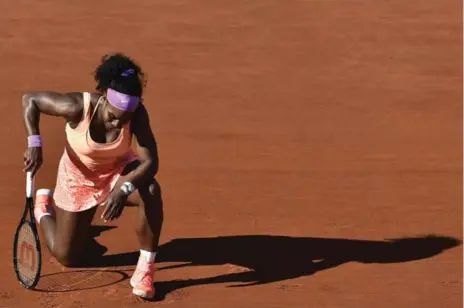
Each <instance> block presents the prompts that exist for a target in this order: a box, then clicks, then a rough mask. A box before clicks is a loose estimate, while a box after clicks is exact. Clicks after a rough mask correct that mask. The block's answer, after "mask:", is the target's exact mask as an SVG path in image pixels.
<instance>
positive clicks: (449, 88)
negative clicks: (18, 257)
mask: <svg viewBox="0 0 464 308" xmlns="http://www.w3.org/2000/svg"><path fill="white" fill-rule="evenodd" d="M110 3H111V6H109V5H110ZM0 10H1V11H2V15H1V17H0V62H1V69H0V77H1V86H0V91H1V96H2V102H1V104H0V119H1V123H2V136H3V143H2V158H3V159H2V160H1V162H0V170H1V177H0V192H1V194H2V199H3V201H2V203H3V204H2V215H1V224H0V234H1V235H0V236H1V240H0V248H1V255H0V260H1V262H0V276H1V282H0V285H1V287H0V307H15V308H16V307H18V308H19V307H28V308H29V307H47V308H52V307H104V308H107V307H108V308H109V307H112V308H113V307H139V306H140V307H151V306H164V305H170V306H171V307H221V308H229V307H231V308H232V307H318V308H322V307H337V308H338V307H358V308H364V307H395V308H400V307H450V308H451V307H462V306H461V305H462V288H463V285H462V273H463V268H462V245H461V243H460V241H461V240H462V217H463V212H462V185H463V184H462V82H463V80H462V24H461V14H462V5H461V1H457V0H445V1H432V0H423V1H419V0H414V1H400V0H391V1H375V0H359V1H351V0H350V1H347V0H326V1H322V0H321V1H303V0H301V1H294V0H280V1H277V0H256V1H245V0H237V1H227V2H226V1H213V0H200V1H193V0H175V1H167V0H166V1H165V0H162V1H159V0H156V1H149V0H141V1H133V2H131V1H119V0H118V1H112V2H107V1H87V0H85V1H57V0H47V1H32V0H18V1H16V2H13V1H2V2H0ZM113 51H124V52H126V53H128V54H130V55H131V56H133V57H135V58H136V59H137V60H138V61H139V62H140V64H141V65H142V67H143V69H144V70H145V71H146V73H147V74H148V86H147V89H146V95H145V104H146V105H147V106H148V109H149V111H150V114H151V119H152V122H151V125H152V127H153V130H154V131H155V134H156V137H157V140H158V143H159V150H160V160H161V169H160V173H159V175H158V179H159V181H160V183H161V185H162V188H163V197H164V200H165V215H166V217H165V226H164V229H163V233H162V238H161V243H162V244H163V246H162V247H161V249H160V252H159V255H158V257H157V258H158V268H159V271H158V272H157V274H156V281H157V283H156V287H157V291H158V298H157V300H158V301H157V302H148V303H146V302H142V301H140V300H138V299H137V298H135V297H134V296H132V295H131V288H130V287H129V279H128V277H129V276H130V275H131V274H132V270H133V269H134V267H135V262H136V259H137V250H138V248H139V247H138V243H137V240H136V236H135V233H134V232H133V230H134V227H133V223H134V221H135V209H134V208H128V209H127V210H126V211H125V213H124V215H123V217H122V218H121V219H120V220H118V221H116V222H114V223H111V224H108V225H105V224H104V223H103V221H101V220H100V219H99V215H98V214H99V213H101V212H98V214H97V216H96V218H95V221H94V224H95V227H94V231H95V232H94V233H95V236H96V238H95V240H96V241H97V242H98V243H99V244H100V245H101V246H105V247H106V248H107V251H106V253H105V257H104V259H103V260H104V262H103V263H100V264H96V265H95V266H94V267H92V268H82V269H65V268H62V267H61V266H59V265H58V264H57V263H56V262H54V261H53V260H52V259H51V258H50V255H49V254H48V252H45V253H44V264H43V273H42V278H41V280H40V282H39V284H38V286H37V290H36V291H27V290H24V289H22V288H21V287H20V286H19V284H18V282H17V281H16V279H15V276H14V272H13V267H12V243H13V234H14V231H15V228H16V226H17V224H18V221H19V219H20V216H21V213H22V210H23V206H24V183H25V176H24V174H23V173H22V171H21V170H22V154H23V151H24V150H25V146H26V135H25V131H24V128H23V123H22V110H21V102H20V98H21V95H22V94H23V93H24V92H25V91H28V90H38V89H41V90H56V91H92V90H93V80H92V76H91V73H92V70H93V69H94V67H95V66H96V65H97V63H98V61H99V58H100V56H102V55H103V54H104V53H106V52H113ZM41 133H42V135H43V136H44V139H45V146H44V154H45V162H44V165H43V167H42V169H41V170H40V172H39V174H38V176H37V179H36V188H41V187H51V188H53V186H54V184H55V182H54V181H55V175H56V170H57V165H58V159H59V158H60V155H61V154H62V151H63V145H64V121H63V120H61V119H56V118H50V117H42V118H41ZM431 234H433V235H435V237H427V235H431Z"/></svg>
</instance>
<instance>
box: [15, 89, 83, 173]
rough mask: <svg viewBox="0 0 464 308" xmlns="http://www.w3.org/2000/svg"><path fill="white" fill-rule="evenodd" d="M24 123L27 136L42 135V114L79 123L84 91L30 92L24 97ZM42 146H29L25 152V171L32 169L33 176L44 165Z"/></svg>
mask: <svg viewBox="0 0 464 308" xmlns="http://www.w3.org/2000/svg"><path fill="white" fill-rule="evenodd" d="M22 103H23V110H24V114H23V117H24V125H25V128H26V133H27V136H28V137H29V136H34V135H36V136H37V135H40V129H39V120H40V114H41V113H43V114H47V115H51V116H56V117H63V118H65V119H66V121H68V122H71V123H79V121H80V120H81V118H82V114H83V110H84V104H83V100H82V93H68V94H63V93H57V92H51V91H40V92H29V93H27V94H25V95H23V97H22ZM42 162H43V159H42V148H41V147H40V146H31V147H28V149H27V150H26V152H25V153H24V165H25V167H24V169H23V171H31V172H32V176H34V175H35V173H36V172H37V170H38V169H39V168H40V166H41V165H42Z"/></svg>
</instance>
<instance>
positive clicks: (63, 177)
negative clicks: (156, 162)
mask: <svg viewBox="0 0 464 308" xmlns="http://www.w3.org/2000/svg"><path fill="white" fill-rule="evenodd" d="M83 99H84V113H83V118H82V120H81V122H80V123H79V125H78V126H77V127H76V128H71V127H70V125H69V124H66V146H65V150H64V153H63V155H62V157H61V160H60V163H59V166H58V176H57V180H56V186H55V191H54V193H53V199H54V202H55V205H56V206H57V207H59V208H61V209H63V210H66V211H70V212H80V211H85V210H88V209H90V208H92V207H94V206H97V205H99V204H101V203H103V202H104V201H105V200H106V198H107V197H108V195H109V193H110V192H111V190H112V189H113V188H114V185H115V184H116V182H117V181H118V179H119V177H120V176H121V173H122V171H123V170H124V168H125V167H126V166H127V164H129V163H131V162H133V161H134V160H137V159H138V156H137V155H136V154H135V153H134V151H133V150H132V148H131V141H132V134H131V132H130V122H129V123H126V124H125V125H124V126H123V127H122V128H121V131H120V133H119V136H118V138H117V139H116V140H115V141H113V142H110V143H104V144H102V143H97V142H95V141H93V140H92V138H91V136H90V131H89V126H90V123H91V121H92V118H93V116H94V114H95V111H96V110H97V109H98V107H100V105H101V102H102V101H101V100H99V101H98V103H97V105H96V106H95V108H94V111H93V112H91V103H90V99H91V95H90V93H88V92H84V93H83Z"/></svg>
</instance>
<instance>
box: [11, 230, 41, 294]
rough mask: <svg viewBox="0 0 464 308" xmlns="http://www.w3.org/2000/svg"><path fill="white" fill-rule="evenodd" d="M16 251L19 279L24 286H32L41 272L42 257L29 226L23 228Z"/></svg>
mask: <svg viewBox="0 0 464 308" xmlns="http://www.w3.org/2000/svg"><path fill="white" fill-rule="evenodd" d="M15 249H16V258H17V260H16V267H17V272H18V276H19V277H18V278H19V279H20V281H21V282H22V283H23V284H24V285H26V286H28V285H32V284H33V283H34V281H35V280H36V278H37V275H38V273H39V271H40V264H39V258H40V255H39V251H37V242H36V237H35V234H34V231H33V230H32V228H31V226H30V225H29V224H27V223H25V224H23V225H22V226H21V228H20V230H19V232H18V240H17V244H16V247H15Z"/></svg>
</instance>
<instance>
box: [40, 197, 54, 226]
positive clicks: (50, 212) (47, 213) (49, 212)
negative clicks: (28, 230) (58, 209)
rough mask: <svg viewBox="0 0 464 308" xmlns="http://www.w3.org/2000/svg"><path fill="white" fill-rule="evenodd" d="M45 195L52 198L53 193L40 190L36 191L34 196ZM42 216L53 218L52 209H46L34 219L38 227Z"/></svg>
mask: <svg viewBox="0 0 464 308" xmlns="http://www.w3.org/2000/svg"><path fill="white" fill-rule="evenodd" d="M41 195H47V196H49V197H52V196H53V192H52V191H51V190H50V189H47V188H42V189H38V190H37V191H36V196H37V197H38V196H41ZM44 216H53V208H52V207H51V206H49V207H47V211H46V212H45V213H40V214H39V215H38V217H36V220H37V223H38V224H39V225H40V221H41V220H42V218H43V217H44Z"/></svg>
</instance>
